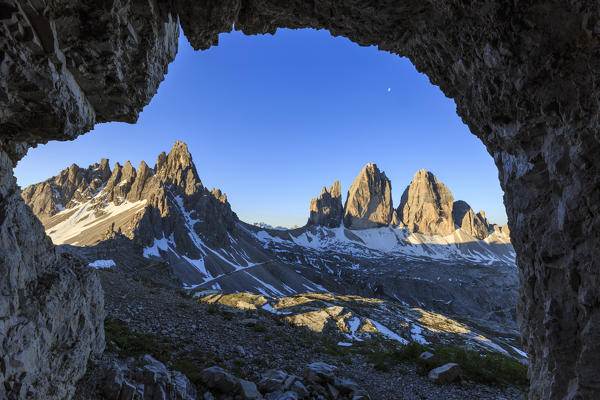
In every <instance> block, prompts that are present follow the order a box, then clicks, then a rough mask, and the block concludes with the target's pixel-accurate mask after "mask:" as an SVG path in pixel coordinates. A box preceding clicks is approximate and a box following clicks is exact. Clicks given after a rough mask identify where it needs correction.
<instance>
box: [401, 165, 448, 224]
mask: <svg viewBox="0 0 600 400" xmlns="http://www.w3.org/2000/svg"><path fill="white" fill-rule="evenodd" d="M453 202H454V198H453V197H452V193H451V192H450V190H449V189H448V188H447V187H446V185H444V184H443V183H441V182H440V181H438V180H437V178H436V177H435V175H433V174H432V173H431V172H429V171H426V170H424V169H422V170H420V171H417V172H416V173H415V176H414V178H413V180H412V182H411V183H410V185H409V186H408V187H407V188H406V190H405V191H404V193H403V194H402V199H401V200H400V206H399V207H398V216H399V219H400V221H402V223H404V225H406V227H407V228H408V229H409V230H410V231H411V232H418V233H423V234H426V235H449V234H451V233H452V232H454V230H455V227H454V221H453V219H452V205H453Z"/></svg>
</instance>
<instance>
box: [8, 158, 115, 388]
mask: <svg viewBox="0 0 600 400" xmlns="http://www.w3.org/2000/svg"><path fill="white" fill-rule="evenodd" d="M83 175H84V171H81V170H79V169H77V168H69V169H68V170H67V171H66V172H65V174H64V175H63V176H62V178H64V179H65V184H66V187H67V188H68V190H71V189H72V188H73V187H76V186H77V185H78V184H79V183H80V181H81V179H83ZM47 188H48V186H45V187H44V188H43V189H41V190H43V191H47ZM20 195H21V193H20V190H19V188H18V186H17V185H16V180H15V178H14V177H13V176H12V173H11V162H10V159H9V157H8V155H7V154H6V153H4V152H1V151H0V210H2V211H1V214H2V218H0V254H2V256H1V257H0V276H1V277H2V279H0V293H2V296H0V353H1V354H2V357H3V362H2V365H3V366H2V368H0V381H2V382H3V384H2V385H0V398H2V399H7V398H10V399H21V398H22V399H25V398H27V399H47V398H68V397H70V396H71V395H72V394H73V392H74V383H75V382H76V381H77V380H78V379H79V378H81V377H82V376H83V374H84V372H85V368H86V364H87V360H88V357H89V355H90V354H91V353H96V354H98V353H100V352H102V350H103V349H104V327H103V321H104V298H103V293H102V288H101V287H100V282H99V280H98V277H97V275H96V274H95V272H94V271H92V270H91V269H90V268H88V267H87V266H85V265H82V264H81V262H80V261H78V260H76V259H73V258H72V257H68V256H61V255H58V254H57V253H56V252H55V250H54V247H53V245H52V242H51V241H50V239H49V238H48V237H47V236H46V235H45V233H44V229H43V226H42V224H41V223H40V221H39V220H38V219H37V218H36V217H35V216H34V215H33V212H32V211H31V208H29V207H28V206H26V205H25V204H24V203H23V200H22V198H21V196H20ZM60 195H61V194H60V193H59V194H58V195H57V196H60ZM83 196H85V194H83ZM39 204H40V203H37V205H39ZM38 209H39V210H41V211H42V212H47V211H48V210H51V209H52V207H38ZM50 394H51V395H50Z"/></svg>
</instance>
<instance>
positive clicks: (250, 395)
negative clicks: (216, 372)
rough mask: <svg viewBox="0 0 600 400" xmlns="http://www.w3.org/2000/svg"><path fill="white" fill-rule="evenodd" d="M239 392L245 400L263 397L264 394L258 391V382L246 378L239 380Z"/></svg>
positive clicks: (256, 399)
mask: <svg viewBox="0 0 600 400" xmlns="http://www.w3.org/2000/svg"><path fill="white" fill-rule="evenodd" d="M238 382H239V390H238V392H239V394H240V396H242V399H244V400H258V399H262V395H261V394H260V392H259V391H258V389H257V387H256V384H255V383H254V382H250V381H247V380H244V379H240V380H239V381H238Z"/></svg>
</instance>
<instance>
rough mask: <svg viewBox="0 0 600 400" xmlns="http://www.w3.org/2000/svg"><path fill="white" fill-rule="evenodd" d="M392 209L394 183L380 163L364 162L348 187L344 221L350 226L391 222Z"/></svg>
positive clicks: (379, 224)
mask: <svg viewBox="0 0 600 400" xmlns="http://www.w3.org/2000/svg"><path fill="white" fill-rule="evenodd" d="M393 211H394V210H393V206H392V183H391V182H390V180H389V179H388V178H387V177H386V176H385V172H380V171H379V168H377V165H375V164H373V163H369V164H367V165H365V167H364V168H363V169H362V171H360V173H359V174H358V176H357V177H356V179H355V180H354V182H352V186H350V189H349V190H348V197H347V198H346V204H345V206H344V225H345V226H346V227H348V228H351V229H366V228H377V227H380V226H386V225H389V224H390V223H391V222H392V214H393Z"/></svg>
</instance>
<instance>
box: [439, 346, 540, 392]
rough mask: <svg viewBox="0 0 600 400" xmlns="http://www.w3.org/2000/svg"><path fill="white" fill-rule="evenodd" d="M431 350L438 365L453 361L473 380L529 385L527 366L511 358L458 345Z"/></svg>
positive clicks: (485, 382) (487, 382)
mask: <svg viewBox="0 0 600 400" xmlns="http://www.w3.org/2000/svg"><path fill="white" fill-rule="evenodd" d="M433 352H434V353H435V355H436V356H437V357H438V359H439V362H438V364H439V365H443V364H446V363H449V362H455V363H457V364H459V365H460V366H461V368H462V370H463V372H464V375H465V377H466V378H467V379H470V380H473V381H475V382H480V383H483V384H487V385H503V384H512V385H516V386H521V387H527V386H529V379H527V366H526V365H523V364H521V363H520V362H518V361H516V360H514V359H512V358H509V357H505V356H502V355H500V354H491V353H482V352H478V351H471V350H465V349H461V348H458V347H443V346H438V347H436V348H435V349H434V351H433ZM436 366H437V365H436Z"/></svg>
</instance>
